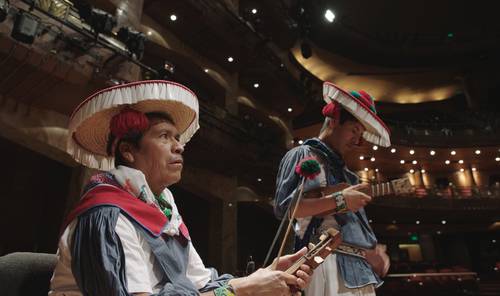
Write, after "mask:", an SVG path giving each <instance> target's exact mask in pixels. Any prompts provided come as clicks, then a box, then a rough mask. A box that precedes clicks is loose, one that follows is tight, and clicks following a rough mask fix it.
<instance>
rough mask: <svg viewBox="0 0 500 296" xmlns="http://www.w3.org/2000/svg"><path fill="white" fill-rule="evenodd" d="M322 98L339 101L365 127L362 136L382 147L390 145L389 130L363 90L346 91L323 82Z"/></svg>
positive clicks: (371, 99)
mask: <svg viewBox="0 0 500 296" xmlns="http://www.w3.org/2000/svg"><path fill="white" fill-rule="evenodd" d="M323 99H324V100H325V102H326V103H327V104H328V103H330V102H337V103H339V104H340V105H341V106H342V107H343V108H344V109H345V110H347V111H348V112H349V113H351V114H352V115H353V116H354V117H356V118H357V119H358V120H359V122H360V123H361V124H362V125H363V126H364V127H365V129H366V130H365V132H364V133H363V138H364V139H365V140H366V141H368V142H370V143H373V144H376V145H380V146H382V147H389V146H391V139H390V132H389V129H388V128H387V126H386V125H385V123H384V122H383V121H382V119H380V117H378V115H377V110H376V109H375V102H374V100H373V98H372V97H371V96H370V95H369V94H368V93H366V92H364V91H352V92H347V91H345V90H343V89H341V88H340V87H338V86H336V85H335V84H333V83H331V82H325V83H323Z"/></svg>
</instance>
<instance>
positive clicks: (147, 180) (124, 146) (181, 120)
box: [49, 80, 311, 296]
mask: <svg viewBox="0 0 500 296" xmlns="http://www.w3.org/2000/svg"><path fill="white" fill-rule="evenodd" d="M198 128H199V125H198V100H197V98H196V96H195V95H194V93H193V92H192V91H190V90H189V89H188V88H186V87H184V86H182V85H180V84H177V83H173V82H169V81H159V80H158V81H142V82H135V83H130V84H125V85H119V86H115V87H111V88H108V89H104V90H102V91H100V92H97V93H96V94H94V95H92V96H90V97H89V98H88V99H86V100H85V101H84V102H82V103H81V104H80V105H79V106H78V107H77V109H76V110H75V111H74V113H73V115H72V116H71V119H70V124H69V135H70V137H69V140H68V152H69V153H70V154H71V155H72V156H73V157H74V159H75V160H76V161H78V162H80V163H82V164H83V165H86V166H88V167H91V168H96V169H100V170H103V171H105V172H103V173H100V174H97V175H95V176H94V177H92V178H91V180H90V182H89V184H88V185H87V186H86V187H85V189H84V193H83V195H82V198H81V200H80V202H79V204H78V205H77V207H76V208H75V209H74V210H73V211H72V212H71V213H70V214H69V216H68V218H67V219H66V222H65V224H64V227H63V232H62V235H61V238H60V241H59V249H58V263H57V266H56V268H55V271H54V274H53V277H52V280H51V291H50V292H49V295H152V294H154V295H200V294H201V295H217V296H219V295H234V294H235V293H236V294H237V295H272V296H274V295H291V291H292V289H293V291H296V290H297V289H302V288H304V287H305V286H306V285H307V283H308V282H309V280H310V277H309V273H310V272H311V271H310V268H309V267H308V266H306V265H303V266H301V270H300V271H298V272H297V273H296V274H295V275H289V274H286V273H285V272H282V271H278V270H284V269H285V268H287V267H288V266H289V265H291V264H292V263H293V262H294V261H295V260H297V259H298V258H299V257H300V256H302V255H303V254H304V252H305V250H302V251H301V252H297V253H296V254H294V255H290V256H284V257H283V258H281V259H280V260H279V262H280V266H278V268H277V269H278V270H271V269H269V268H264V269H259V270H258V271H256V272H255V273H253V274H252V275H250V276H248V277H244V278H233V277H232V276H230V275H222V276H218V275H217V272H215V271H214V270H212V269H208V268H206V267H205V266H204V264H203V262H202V260H201V258H200V256H199V255H198V253H197V252H196V249H195V248H194V246H193V245H192V243H191V239H190V236H189V232H188V229H187V227H186V225H185V224H184V221H183V220H182V217H181V215H180V214H179V211H178V209H177V207H176V205H175V199H174V197H173V195H172V193H171V192H170V191H169V190H168V188H167V187H168V186H169V185H172V184H174V183H177V182H178V181H179V180H180V178H181V172H182V168H183V158H182V153H183V151H184V144H185V143H186V142H188V141H189V139H190V138H191V137H192V136H193V135H194V133H195V132H196V130H197V129H198Z"/></svg>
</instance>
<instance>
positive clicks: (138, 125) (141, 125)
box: [109, 107, 149, 139]
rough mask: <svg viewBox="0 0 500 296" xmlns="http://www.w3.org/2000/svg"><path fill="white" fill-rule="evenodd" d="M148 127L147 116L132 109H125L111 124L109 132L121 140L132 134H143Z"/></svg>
mask: <svg viewBox="0 0 500 296" xmlns="http://www.w3.org/2000/svg"><path fill="white" fill-rule="evenodd" d="M148 127H149V120H148V118H147V117H146V115H144V113H142V112H139V111H137V110H134V109H132V108H130V107H125V108H123V109H122V110H121V111H120V113H118V114H116V115H115V116H113V118H111V122H110V123H109V130H110V131H111V133H112V134H113V136H115V138H116V139H121V138H122V137H123V136H125V135H126V134H127V133H130V132H136V133H142V132H144V131H146V130H147V129H148Z"/></svg>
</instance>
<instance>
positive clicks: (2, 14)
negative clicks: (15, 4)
mask: <svg viewBox="0 0 500 296" xmlns="http://www.w3.org/2000/svg"><path fill="white" fill-rule="evenodd" d="M8 15H9V2H8V1H7V0H0V23H1V22H3V21H5V19H6V18H7V16H8Z"/></svg>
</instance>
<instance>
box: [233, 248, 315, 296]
mask: <svg viewBox="0 0 500 296" xmlns="http://www.w3.org/2000/svg"><path fill="white" fill-rule="evenodd" d="M306 252H307V249H306V248H304V249H302V250H300V251H299V252H297V253H295V254H292V255H287V256H283V257H280V260H279V261H278V265H277V269H278V270H271V268H270V267H267V268H260V269H258V270H257V271H256V272H254V273H252V274H251V275H249V276H247V277H244V278H237V279H233V280H231V281H230V283H231V285H232V286H233V287H234V289H235V293H236V295H241V296H245V295H262V296H281V295H287V296H288V295H293V294H292V291H296V290H297V289H299V290H301V289H304V288H305V287H306V286H307V285H308V284H309V282H310V280H311V279H310V276H311V274H312V270H311V268H310V267H309V266H307V265H302V266H301V267H300V269H299V270H298V271H297V272H296V273H295V275H290V274H287V273H286V272H284V270H286V269H287V268H288V267H290V266H291V265H292V264H293V263H294V262H295V261H297V260H298V259H299V258H300V257H301V256H302V255H304V254H305V253H306ZM275 260H276V259H275ZM272 265H273V264H272ZM272 265H271V266H272ZM298 293H299V294H297V295H300V292H298Z"/></svg>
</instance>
